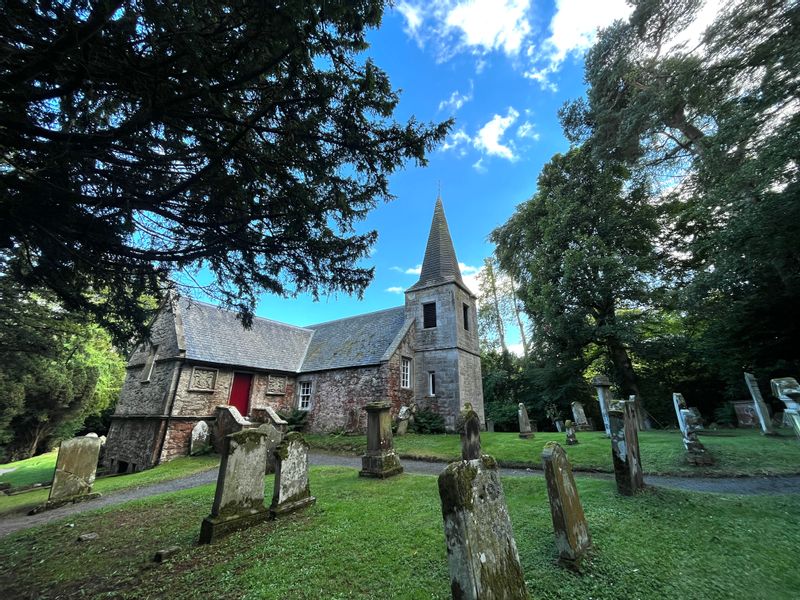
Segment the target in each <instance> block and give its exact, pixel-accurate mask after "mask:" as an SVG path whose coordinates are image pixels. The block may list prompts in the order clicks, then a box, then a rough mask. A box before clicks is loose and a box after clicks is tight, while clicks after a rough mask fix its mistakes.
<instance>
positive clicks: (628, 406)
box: [608, 400, 644, 496]
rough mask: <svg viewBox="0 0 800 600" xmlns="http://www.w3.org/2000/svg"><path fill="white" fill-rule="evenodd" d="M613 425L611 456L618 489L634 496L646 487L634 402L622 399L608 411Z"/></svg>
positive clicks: (626, 494) (622, 492)
mask: <svg viewBox="0 0 800 600" xmlns="http://www.w3.org/2000/svg"><path fill="white" fill-rule="evenodd" d="M608 420H609V424H610V426H611V457H612V459H613V461H614V478H615V479H616V481H617V490H618V491H619V493H620V494H622V495H624V496H633V495H634V494H636V493H637V492H638V491H640V490H642V489H643V488H644V475H643V473H642V462H641V458H640V455H639V433H638V427H637V424H636V415H635V413H634V407H633V403H632V402H631V401H630V400H628V401H624V400H620V401H619V402H617V403H616V404H615V405H614V406H613V407H612V408H611V410H609V411H608Z"/></svg>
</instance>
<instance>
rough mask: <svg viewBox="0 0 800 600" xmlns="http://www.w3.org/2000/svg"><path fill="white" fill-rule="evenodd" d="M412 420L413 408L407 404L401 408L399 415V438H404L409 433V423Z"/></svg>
mask: <svg viewBox="0 0 800 600" xmlns="http://www.w3.org/2000/svg"><path fill="white" fill-rule="evenodd" d="M410 420H411V408H410V407H408V406H406V405H405V404H404V405H403V406H401V407H400V411H399V412H398V413H397V436H398V437H400V436H404V435H405V434H406V433H408V426H409V421H410Z"/></svg>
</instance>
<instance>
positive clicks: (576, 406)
mask: <svg viewBox="0 0 800 600" xmlns="http://www.w3.org/2000/svg"><path fill="white" fill-rule="evenodd" d="M572 416H573V417H574V418H575V420H574V424H575V429H577V430H578V431H588V430H589V429H590V427H589V419H587V418H586V412H585V411H584V409H583V403H582V402H577V401H576V402H573V403H572Z"/></svg>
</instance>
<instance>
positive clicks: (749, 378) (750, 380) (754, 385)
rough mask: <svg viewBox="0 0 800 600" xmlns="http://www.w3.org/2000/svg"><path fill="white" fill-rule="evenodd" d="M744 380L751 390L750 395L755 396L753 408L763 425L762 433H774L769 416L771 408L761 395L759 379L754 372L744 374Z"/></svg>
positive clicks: (760, 423) (759, 422)
mask: <svg viewBox="0 0 800 600" xmlns="http://www.w3.org/2000/svg"><path fill="white" fill-rule="evenodd" d="M744 381H745V383H746V384H747V389H749V390H750V396H751V397H752V398H753V408H754V409H755V411H756V415H758V424H759V425H761V433H763V434H764V435H774V434H775V432H774V431H773V429H772V423H771V420H770V418H769V408H767V404H766V403H765V402H764V398H762V397H761V390H760V389H758V380H756V378H755V375H753V374H752V373H745V374H744Z"/></svg>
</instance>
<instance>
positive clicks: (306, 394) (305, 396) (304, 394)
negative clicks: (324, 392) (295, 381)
mask: <svg viewBox="0 0 800 600" xmlns="http://www.w3.org/2000/svg"><path fill="white" fill-rule="evenodd" d="M297 408H299V409H300V410H310V409H311V382H310V381H301V382H300V402H299V403H298V405H297Z"/></svg>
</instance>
